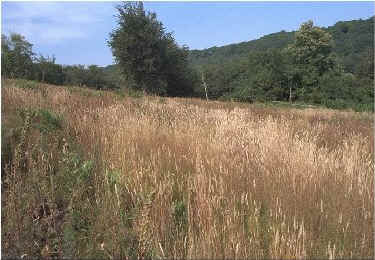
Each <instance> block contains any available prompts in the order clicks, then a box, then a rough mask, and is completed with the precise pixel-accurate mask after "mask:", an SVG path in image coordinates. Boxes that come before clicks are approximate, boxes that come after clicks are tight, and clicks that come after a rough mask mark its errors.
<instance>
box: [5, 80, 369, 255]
mask: <svg viewBox="0 0 375 260" xmlns="http://www.w3.org/2000/svg"><path fill="white" fill-rule="evenodd" d="M22 84H24V85H25V84H26V87H22ZM17 85H21V87H20V86H17ZM372 126H373V114H366V113H354V112H350V111H346V112H342V111H341V112H340V111H334V110H326V109H305V110H297V109H288V108H283V109H277V108H269V107H265V106H260V105H245V104H236V103H220V102H209V103H206V102H205V101H203V100H198V99H179V98H159V97H141V98H129V97H126V96H125V97H121V96H119V95H116V94H114V93H109V92H95V91H91V90H84V89H78V88H66V87H65V88H63V87H57V86H48V85H41V84H36V83H27V82H20V81H6V82H4V84H3V88H2V128H3V131H2V143H3V146H4V145H5V148H4V149H5V150H3V155H2V161H3V166H2V167H3V174H2V179H3V186H2V250H3V251H2V252H3V256H17V257H19V256H21V255H24V254H26V255H27V256H43V255H44V256H55V257H61V256H70V257H95V258H113V259H125V258H148V257H150V258H189V259H192V258H195V259H202V258H210V259H217V258H231V259H245V258H251V259H265V258H278V259H280V258H288V259H294V258H298V259H302V258H308V259H313V258H317V259H322V258H324V259H326V258H330V259H333V258H361V259H364V258H368V259H372V258H373V257H374V251H373V245H374V238H373V231H374V230H373V216H374V203H373V198H374V148H373V145H374V133H373V128H372ZM4 151H5V153H4ZM6 159H7V160H6ZM4 161H5V162H7V161H8V162H10V163H7V164H6V165H5V164H4Z"/></svg>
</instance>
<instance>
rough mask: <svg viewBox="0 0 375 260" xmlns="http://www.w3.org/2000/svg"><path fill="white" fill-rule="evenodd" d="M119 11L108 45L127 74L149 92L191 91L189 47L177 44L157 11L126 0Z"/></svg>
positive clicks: (185, 92)
mask: <svg viewBox="0 0 375 260" xmlns="http://www.w3.org/2000/svg"><path fill="white" fill-rule="evenodd" d="M117 11H118V15H117V18H118V27H117V28H116V29H114V30H113V31H112V32H111V33H110V39H109V41H108V45H109V46H110V48H111V49H112V53H113V56H114V57H115V61H116V62H117V63H118V64H119V65H120V67H121V68H122V70H123V72H124V74H125V75H126V76H127V77H128V78H131V79H133V80H134V81H135V83H136V87H137V88H139V89H142V90H145V91H147V92H150V93H155V94H160V95H186V94H188V92H190V91H191V86H190V85H189V84H187V82H188V78H189V68H188V62H187V55H188V51H187V48H180V47H179V46H178V45H177V44H176V43H175V40H174V38H173V36H172V34H171V33H167V32H165V29H164V27H163V24H162V23H161V22H159V21H158V20H157V19H156V14H155V13H152V12H147V13H146V11H145V10H144V8H143V4H142V2H124V3H122V4H121V5H119V6H117Z"/></svg>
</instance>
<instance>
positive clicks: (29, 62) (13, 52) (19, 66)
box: [1, 33, 34, 79]
mask: <svg viewBox="0 0 375 260" xmlns="http://www.w3.org/2000/svg"><path fill="white" fill-rule="evenodd" d="M1 44H2V50H1V54H2V55H1V63H2V68H3V76H5V77H8V78H27V79H30V78H31V77H32V74H33V71H32V69H33V56H34V53H33V52H32V46H33V45H32V44H31V43H29V42H28V41H26V39H25V37H23V36H22V35H20V34H16V33H12V34H11V35H10V36H9V37H7V36H5V35H3V34H2V35H1Z"/></svg>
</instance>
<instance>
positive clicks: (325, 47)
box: [287, 20, 335, 96]
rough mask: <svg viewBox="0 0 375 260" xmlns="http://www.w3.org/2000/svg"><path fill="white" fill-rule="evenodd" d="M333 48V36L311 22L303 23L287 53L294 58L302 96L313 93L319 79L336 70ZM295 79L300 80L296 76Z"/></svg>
mask: <svg viewBox="0 0 375 260" xmlns="http://www.w3.org/2000/svg"><path fill="white" fill-rule="evenodd" d="M332 48H333V40H332V37H331V35H330V34H329V33H328V32H326V31H324V30H322V29H321V28H319V27H317V26H314V24H313V22H312V21H311V20H310V21H308V22H306V23H303V24H302V25H301V27H300V29H299V30H298V31H297V32H296V33H295V40H294V43H293V44H292V45H290V46H288V50H287V52H288V53H289V54H290V55H291V56H292V58H293V64H294V66H295V73H296V74H299V78H300V79H301V82H300V84H301V85H300V86H299V89H298V90H299V93H300V94H301V95H302V96H304V95H306V93H309V92H311V91H313V88H314V87H316V86H317V85H318V82H319V78H320V77H321V76H322V75H323V74H324V73H326V72H328V71H330V70H331V69H333V68H334V66H335V58H334V56H333V54H332ZM294 77H295V78H298V77H296V75H294Z"/></svg>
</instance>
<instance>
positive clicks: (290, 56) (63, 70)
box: [2, 2, 374, 110]
mask: <svg viewBox="0 0 375 260" xmlns="http://www.w3.org/2000/svg"><path fill="white" fill-rule="evenodd" d="M116 10H117V16H116V17H117V28H115V29H114V30H113V31H112V32H111V33H110V35H109V40H108V46H109V47H110V49H111V50H112V54H113V56H114V58H115V63H116V64H115V65H110V66H107V67H104V68H103V67H98V66H96V65H90V66H84V65H72V66H70V65H69V66H67V65H60V64H56V62H55V57H54V56H52V57H49V56H47V57H46V56H43V55H41V54H39V55H38V56H36V55H35V54H34V53H33V52H32V44H30V43H29V42H27V40H26V39H25V38H24V37H23V36H21V35H19V34H11V35H10V36H9V37H7V36H5V35H2V46H3V47H2V64H3V71H2V72H3V75H2V76H5V77H8V78H26V79H33V80H37V81H41V82H46V83H50V84H57V85H62V84H66V85H78V86H87V87H91V88H95V89H119V88H123V87H126V88H133V89H136V90H140V91H143V92H147V93H149V94H155V95H161V96H182V97H192V96H195V97H201V98H206V97H208V98H209V99H222V100H236V101H243V102H267V101H289V102H306V103H313V104H319V105H324V106H327V107H332V108H347V107H352V108H355V109H358V110H368V109H370V110H372V109H373V79H374V58H373V57H374V53H373V48H372V46H373V45H372V44H373V30H372V31H371V33H372V38H371V40H368V39H369V29H368V28H369V23H368V21H367V20H366V21H364V22H363V21H362V22H361V21H360V22H355V21H352V22H348V23H346V22H339V23H337V24H336V25H335V26H334V27H332V28H328V29H326V28H319V27H317V26H314V24H313V22H312V21H308V22H305V23H303V24H302V25H301V27H300V28H299V30H298V31H297V32H294V33H287V32H285V31H283V32H280V33H276V34H271V35H268V36H265V37H263V38H262V39H260V40H257V41H251V42H248V43H240V44H232V45H228V46H224V47H220V48H217V47H214V48H210V49H208V50H203V51H195V50H193V51H189V49H188V47H187V46H179V45H178V44H177V43H176V41H175V39H174V37H173V35H172V34H171V33H169V32H167V31H166V29H165V27H164V26H163V24H162V22H160V21H158V20H157V16H156V14H155V13H153V12H147V11H146V10H145V9H144V7H143V4H142V2H124V3H121V4H120V5H118V6H117V7H116ZM369 21H370V19H369ZM358 28H359V29H358ZM371 28H373V18H371ZM358 31H359V32H358ZM371 33H370V34H371ZM348 34H352V35H355V36H356V37H357V38H358V39H360V42H361V44H357V45H360V47H356V46H353V44H350V42H349V43H348V41H347V39H348V37H347V36H345V35H348ZM351 38H352V37H349V39H351ZM337 39H341V40H340V41H338V40H337ZM338 42H339V43H340V44H337V43H338ZM338 45H339V46H338ZM350 46H351V47H350ZM353 61H355V64H353ZM203 79H204V80H203ZM203 81H204V82H203Z"/></svg>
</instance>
